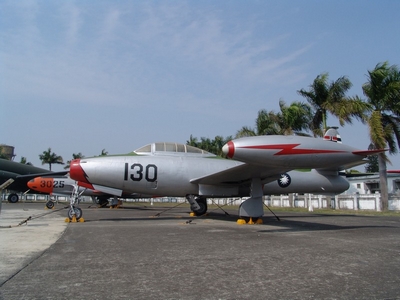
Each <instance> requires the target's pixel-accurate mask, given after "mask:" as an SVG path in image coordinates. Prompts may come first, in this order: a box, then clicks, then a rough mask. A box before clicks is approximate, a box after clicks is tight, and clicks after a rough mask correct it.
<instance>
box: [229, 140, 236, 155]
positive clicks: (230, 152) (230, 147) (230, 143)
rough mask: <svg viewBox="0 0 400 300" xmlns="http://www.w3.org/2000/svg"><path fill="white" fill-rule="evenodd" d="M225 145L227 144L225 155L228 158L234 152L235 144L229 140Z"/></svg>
mask: <svg viewBox="0 0 400 300" xmlns="http://www.w3.org/2000/svg"><path fill="white" fill-rule="evenodd" d="M227 145H228V154H227V156H228V157H229V158H232V157H233V155H234V154H235V144H233V142H232V141H229V142H228V144H227Z"/></svg>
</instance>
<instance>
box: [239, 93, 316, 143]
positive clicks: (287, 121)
mask: <svg viewBox="0 0 400 300" xmlns="http://www.w3.org/2000/svg"><path fill="white" fill-rule="evenodd" d="M279 107H280V112H278V113H275V112H274V111H266V110H265V109H261V110H260V111H259V112H258V115H257V119H256V128H255V129H252V128H249V127H247V126H244V127H242V128H241V129H240V130H238V132H237V133H236V138H239V137H244V136H255V135H290V134H297V135H307V134H306V133H305V132H304V131H303V130H307V129H308V126H309V123H310V120H311V116H312V113H311V107H310V106H309V105H308V104H305V103H302V102H293V103H291V104H290V106H287V105H286V103H285V101H283V100H280V101H279Z"/></svg>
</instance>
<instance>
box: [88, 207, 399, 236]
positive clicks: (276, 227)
mask: <svg viewBox="0 0 400 300" xmlns="http://www.w3.org/2000/svg"><path fill="white" fill-rule="evenodd" d="M120 210H140V211H149V212H150V211H152V212H154V214H150V215H148V216H146V217H144V216H137V217H135V216H122V215H121V216H119V217H109V218H108V217H105V218H103V217H99V218H96V217H95V218H93V219H85V221H86V222H127V221H130V222H132V221H133V222H135V221H157V220H180V221H181V223H182V222H184V223H187V224H191V225H195V224H196V221H197V222H198V221H200V220H217V221H225V222H229V223H236V221H237V220H238V218H239V216H238V214H237V211H236V212H232V210H228V211H227V212H225V211H221V210H220V211H218V210H212V211H210V212H209V213H208V214H207V215H204V216H199V217H191V216H189V212H190V209H188V208H170V207H143V206H141V207H123V208H120ZM171 214H173V215H171ZM266 214H267V212H266ZM277 215H278V217H279V220H278V218H277V217H275V216H273V215H270V216H268V215H264V216H263V217H262V220H263V224H257V225H243V226H255V227H254V228H260V230H258V231H257V232H261V233H275V232H302V231H303V232H304V231H307V232H309V231H332V230H349V229H360V228H394V227H395V226H387V225H345V224H343V225H337V224H328V223H324V222H323V220H322V221H318V222H317V221H316V220H315V219H316V218H318V219H319V220H321V218H322V219H325V218H326V219H327V220H330V219H332V218H333V217H335V218H339V219H342V220H344V223H345V222H346V220H347V219H351V218H358V217H360V218H368V216H356V215H337V214H334V215H331V214H315V213H314V214H312V213H289V214H286V213H284V214H282V215H279V214H277ZM299 219H306V220H299ZM271 227H272V228H271ZM264 228H265V229H264Z"/></svg>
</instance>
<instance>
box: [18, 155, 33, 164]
mask: <svg viewBox="0 0 400 300" xmlns="http://www.w3.org/2000/svg"><path fill="white" fill-rule="evenodd" d="M20 163H21V164H23V165H29V166H32V163H31V162H28V161H27V159H26V157H24V156H22V157H21V161H20Z"/></svg>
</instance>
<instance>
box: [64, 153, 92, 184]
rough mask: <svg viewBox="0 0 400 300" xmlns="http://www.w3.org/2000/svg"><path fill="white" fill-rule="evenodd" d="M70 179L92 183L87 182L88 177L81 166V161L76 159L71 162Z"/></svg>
mask: <svg viewBox="0 0 400 300" xmlns="http://www.w3.org/2000/svg"><path fill="white" fill-rule="evenodd" d="M69 177H71V178H72V179H73V180H76V181H80V182H85V183H90V182H89V181H88V180H87V175H86V173H85V171H84V170H83V168H82V166H81V160H80V159H74V160H72V161H71V164H70V168H69Z"/></svg>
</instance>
